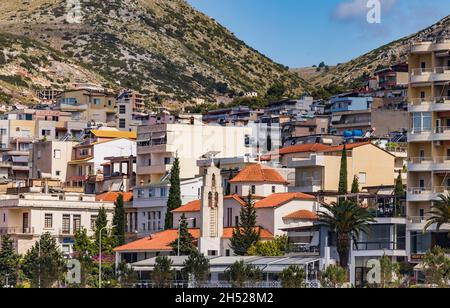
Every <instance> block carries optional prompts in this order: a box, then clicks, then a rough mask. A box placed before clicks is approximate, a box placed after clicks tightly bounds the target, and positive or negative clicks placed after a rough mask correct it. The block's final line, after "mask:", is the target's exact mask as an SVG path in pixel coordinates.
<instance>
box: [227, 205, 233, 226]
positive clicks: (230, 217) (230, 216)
mask: <svg viewBox="0 0 450 308" xmlns="http://www.w3.org/2000/svg"><path fill="white" fill-rule="evenodd" d="M232 224H233V209H232V208H228V209H227V227H232Z"/></svg>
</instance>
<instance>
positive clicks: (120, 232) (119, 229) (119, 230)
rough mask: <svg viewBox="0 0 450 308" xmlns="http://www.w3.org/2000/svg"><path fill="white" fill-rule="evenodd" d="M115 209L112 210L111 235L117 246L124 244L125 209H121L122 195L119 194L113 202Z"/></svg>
mask: <svg viewBox="0 0 450 308" xmlns="http://www.w3.org/2000/svg"><path fill="white" fill-rule="evenodd" d="M115 205H116V208H115V210H114V217H113V225H114V226H115V227H114V229H113V235H114V238H115V240H116V243H117V245H118V246H122V245H124V244H125V209H124V207H123V195H122V194H119V196H118V197H117V200H116V202H115Z"/></svg>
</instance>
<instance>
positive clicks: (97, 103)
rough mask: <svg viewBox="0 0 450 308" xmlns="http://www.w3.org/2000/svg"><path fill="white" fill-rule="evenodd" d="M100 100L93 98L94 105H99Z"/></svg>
mask: <svg viewBox="0 0 450 308" xmlns="http://www.w3.org/2000/svg"><path fill="white" fill-rule="evenodd" d="M101 102H102V100H101V99H99V98H94V105H100V104H101Z"/></svg>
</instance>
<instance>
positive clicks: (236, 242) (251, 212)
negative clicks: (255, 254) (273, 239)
mask: <svg viewBox="0 0 450 308" xmlns="http://www.w3.org/2000/svg"><path fill="white" fill-rule="evenodd" d="M259 239H260V232H259V231H258V230H257V229H256V210H255V204H254V202H253V200H252V195H251V194H249V195H248V198H247V202H246V205H245V206H243V207H242V209H241V213H240V222H239V224H238V226H237V227H236V228H235V229H234V230H233V237H232V238H231V244H230V247H231V249H233V251H234V253H235V254H236V255H238V256H244V255H246V254H247V251H248V250H249V248H250V247H252V246H253V245H254V244H256V243H257V242H258V241H259Z"/></svg>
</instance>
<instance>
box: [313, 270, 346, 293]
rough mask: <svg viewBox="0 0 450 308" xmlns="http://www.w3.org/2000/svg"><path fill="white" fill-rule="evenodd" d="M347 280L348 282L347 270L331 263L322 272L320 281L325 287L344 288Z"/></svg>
mask: <svg viewBox="0 0 450 308" xmlns="http://www.w3.org/2000/svg"><path fill="white" fill-rule="evenodd" d="M346 282H348V280H347V271H346V269H345V268H343V267H340V266H337V265H330V266H328V267H327V268H326V270H325V271H323V272H321V273H320V283H321V284H322V287H324V288H332V289H337V288H342V286H343V285H344V284H345V283H346Z"/></svg>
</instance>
